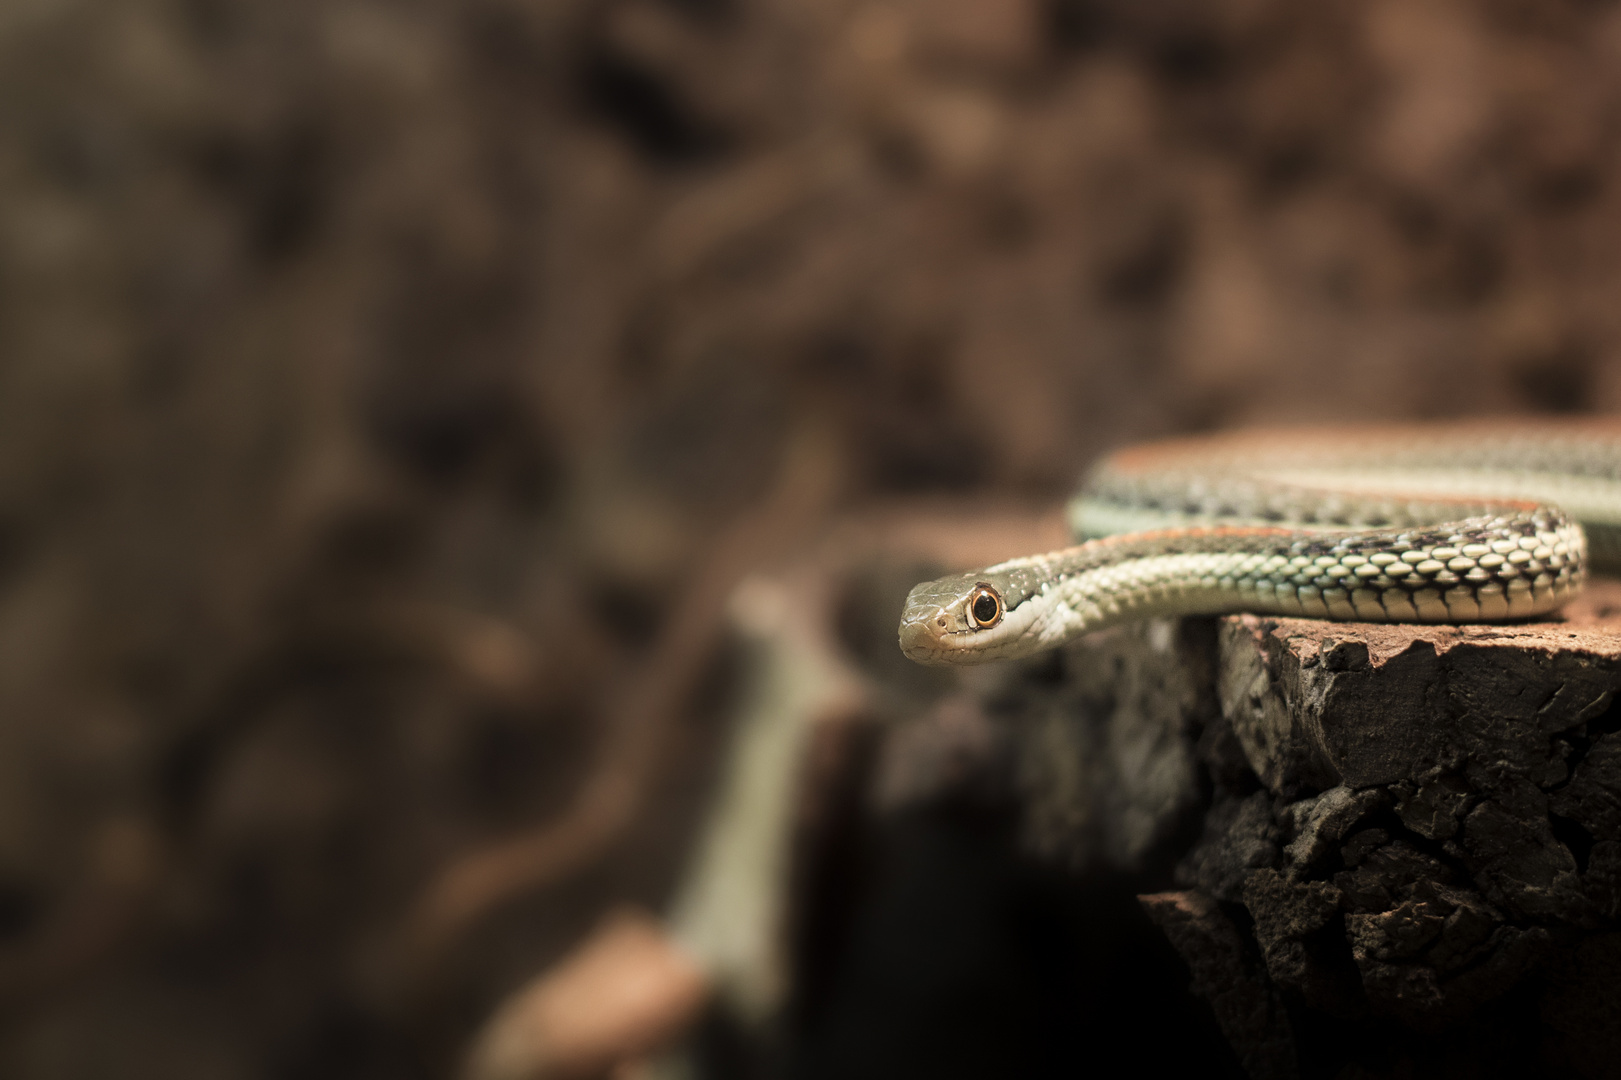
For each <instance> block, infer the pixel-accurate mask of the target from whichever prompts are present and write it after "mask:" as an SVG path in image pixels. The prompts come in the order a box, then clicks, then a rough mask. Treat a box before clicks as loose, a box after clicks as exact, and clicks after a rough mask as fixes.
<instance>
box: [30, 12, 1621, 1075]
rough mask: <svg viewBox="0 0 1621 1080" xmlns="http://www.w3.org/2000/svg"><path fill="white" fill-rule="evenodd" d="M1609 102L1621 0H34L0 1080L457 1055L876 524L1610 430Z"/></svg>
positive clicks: (573, 929)
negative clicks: (625, 783) (1469, 424)
mask: <svg viewBox="0 0 1621 1080" xmlns="http://www.w3.org/2000/svg"><path fill="white" fill-rule="evenodd" d="M1618 108H1621V7H1618V6H1617V5H1616V4H1614V3H1611V2H1608V0H1470V2H1465V0H1457V2H1452V0H1379V2H1363V0H1359V2H1355V3H1352V2H1341V0H1329V2H1313V3H1306V2H1303V0H1293V2H1291V0H1221V2H1218V3H1194V2H1184V0H1153V2H1147V3H1144V2H1134V0H465V2H457V3H453V2H449V0H392V2H385V0H373V2H360V0H126V2H123V3H112V2H90V0H11V2H10V3H7V4H5V5H3V7H0V1003H3V1009H4V1012H3V1014H0V1015H3V1025H0V1073H3V1074H5V1075H8V1076H19V1077H42V1078H44V1077H49V1078H58V1077H61V1078H69V1077H74V1078H77V1077H101V1076H134V1077H230V1078H234V1077H293V1076H297V1077H322V1076H334V1077H335V1076H344V1077H370V1076H440V1075H446V1074H448V1073H449V1072H450V1071H452V1070H453V1066H454V1063H455V1061H456V1060H457V1058H458V1055H459V1054H460V1053H461V1052H462V1047H463V1045H464V1044H465V1041H466V1039H467V1038H468V1037H469V1035H470V1033H471V1032H472V1030H473V1029H474V1027H475V1025H476V1024H477V1023H478V1022H479V1021H480V1020H481V1018H482V1017H484V1016H485V1015H486V1014H487V1013H488V1012H489V1010H490V1009H492V1008H493V1007H494V1006H495V1004H496V1003H497V1002H498V1001H499V1000H500V999H501V997H502V995H503V994H505V993H506V992H508V991H509V990H511V989H512V988H513V987H514V986H515V985H517V984H518V983H519V982H521V981H522V980H523V979H524V978H526V977H528V976H529V975H531V974H533V973H534V972H535V971H538V970H540V969H542V968H543V967H545V966H546V965H547V964H549V963H551V962H553V961H554V960H555V959H556V958H557V957H558V956H560V955H562V954H563V953H564V952H565V950H566V949H567V948H568V947H569V945H570V944H571V943H572V942H574V941H576V940H577V939H578V938H579V937H580V935H582V934H583V933H585V932H586V931H587V930H588V929H589V928H590V927H591V926H592V925H594V924H595V923H596V921H597V920H598V918H599V917H600V916H601V914H602V913H603V912H604V911H605V910H607V909H608V908H610V907H611V906H613V905H614V904H617V903H620V902H625V901H634V902H639V903H641V904H644V905H646V906H648V907H650V908H653V909H657V908H659V907H660V905H662V904H664V903H665V902H666V900H667V898H668V895H669V892H670V890H671V888H672V886H673V883H674V881H675V880H676V878H677V875H678V874H679V872H680V868H681V866H682V865H683V860H684V859H685V857H686V852H687V849H688V845H689V844H690V840H691V836H692V834H693V831H694V829H695V828H696V824H697V822H698V820H699V817H700V815H701V812H702V808H703V806H704V799H705V794H706V792H707V791H709V790H710V789H711V786H712V784H713V781H714V777H715V775H716V773H717V770H718V769H719V768H720V765H719V760H720V747H721V746H722V744H723V742H724V737H725V731H724V710H723V709H722V708H720V707H719V705H718V704H717V703H718V702H720V701H722V700H724V698H725V694H726V686H727V683H728V676H727V668H726V659H725V650H724V649H706V648H699V647H697V646H694V647H693V648H691V649H689V650H688V653H689V654H690V655H683V656H675V657H674V658H673V659H672V658H671V655H670V653H671V649H672V648H673V647H672V646H670V645H669V641H670V640H671V638H672V637H674V636H678V632H679V631H680V630H681V627H682V624H681V623H680V620H681V619H682V618H683V617H686V618H688V619H689V621H690V622H691V623H692V624H693V626H692V628H695V629H696V631H700V632H710V631H712V630H713V627H712V626H711V624H712V623H713V622H714V617H713V612H711V611H709V608H708V607H706V605H709V604H710V601H709V600H707V599H705V597H706V592H705V590H706V589H710V590H711V591H719V590H722V589H723V588H727V587H729V585H730V583H731V582H732V581H733V580H734V579H735V572H736V571H738V568H739V567H743V568H746V565H745V564H752V563H753V562H758V561H760V560H763V559H768V558H772V557H778V556H781V555H782V554H783V553H784V552H786V551H788V550H790V549H791V548H792V546H793V544H794V542H796V540H798V539H799V538H801V537H803V536H805V535H809V534H810V533H812V532H814V531H815V529H816V528H817V523H818V522H820V521H823V520H826V519H827V518H829V517H830V516H831V515H833V514H835V513H840V512H847V511H851V510H854V509H859V508H863V507H872V506H878V505H887V504H890V503H893V502H895V501H896V500H915V499H918V498H922V497H943V496H952V497H956V498H961V499H969V500H971V499H972V498H973V497H975V496H984V497H985V498H995V499H997V500H1011V501H1015V502H1020V503H1022V504H1024V505H1028V506H1056V505H1057V503H1058V502H1059V501H1060V500H1061V499H1062V497H1063V495H1064V493H1065V491H1066V489H1067V488H1068V487H1069V486H1070V484H1071V483H1072V482H1073V480H1074V478H1075V477H1076V476H1077V475H1078V472H1079V470H1080V469H1081V468H1082V467H1083V466H1084V464H1085V463H1086V462H1087V460H1088V459H1089V458H1090V457H1091V456H1092V455H1094V454H1096V453H1098V452H1100V451H1102V450H1104V449H1106V448H1108V447H1111V446H1113V445H1116V444H1119V443H1121V442H1125V441H1129V440H1135V439H1142V438H1147V437H1153V436H1159V435H1165V434H1170V433H1178V432H1187V431H1196V430H1201V429H1209V428H1213V427H1217V426H1225V425H1233V424H1239V423H1247V422H1264V421H1297V422H1298V421H1314V420H1330V419H1333V420H1344V419H1355V418H1361V417H1380V418H1420V417H1431V416H1453V415H1463V414H1474V413H1504V412H1571V411H1590V410H1605V409H1614V408H1616V407H1617V405H1621V365H1618V364H1617V362H1616V361H1617V358H1618V356H1621V304H1617V302H1616V299H1615V298H1616V296H1617V295H1618V291H1617V284H1618V279H1621V185H1618V184H1617V182H1616V180H1617V175H1618V174H1617V135H1618V123H1621V112H1618ZM796 446H799V447H800V448H801V449H800V450H798V451H795V450H794V449H793V448H794V447H796ZM807 446H808V447H810V449H808V450H806V449H804V447H807ZM796 453H797V454H798V455H799V457H798V458H796V456H795V455H796ZM806 455H809V456H810V457H811V458H812V459H815V460H814V461H813V464H812V465H811V466H804V465H803V464H801V465H798V466H796V465H794V464H793V462H794V461H796V460H800V459H802V458H804V457H805V456H806ZM817 462H819V464H817ZM796 468H798V469H801V471H803V470H804V469H806V468H809V470H810V472H812V473H814V474H815V477H816V479H815V480H814V481H813V482H810V488H811V489H814V491H815V496H814V497H809V496H807V497H805V498H803V499H800V500H799V501H798V503H797V504H796V503H795V501H794V499H793V498H781V499H778V502H777V503H773V502H772V498H773V496H772V492H773V491H778V492H780V491H782V490H787V489H792V488H793V483H794V482H795V481H794V479H793V478H794V477H795V476H797V475H799V473H796V472H795V469H796ZM818 470H819V471H818ZM794 490H798V489H794ZM807 490H808V489H807ZM779 504H780V505H783V506H789V507H790V511H791V512H790V511H783V512H782V513H778V514H776V516H775V517H773V516H772V513H770V512H767V511H762V510H761V509H760V508H761V507H767V508H769V507H771V506H773V505H779ZM963 505H965V506H969V507H971V506H972V505H974V504H973V503H972V502H971V501H970V502H965V503H964V504H963ZM794 506H797V510H793V509H792V508H793V507H794ZM796 513H797V514H798V516H797V517H796V516H795V514H796ZM762 520H764V521H765V524H763V525H762V524H761V521H762ZM960 520H961V525H962V527H963V528H965V529H971V528H972V527H973V524H974V520H973V515H972V514H971V513H966V512H965V513H963V514H962V515H961V517H960ZM728 538H730V539H728ZM728 544H730V545H731V546H730V547H728V546H727V545H728ZM1011 553H1012V552H1009V554H1011ZM705 575H708V576H705ZM729 575H730V576H729ZM695 583H696V584H695ZM900 600H901V597H900V596H899V595H897V596H895V597H894V602H895V606H896V609H897V610H898V608H899V604H900ZM715 602H716V603H718V601H715ZM711 606H712V605H711ZM699 637H700V644H701V642H702V640H706V639H703V637H702V633H700V635H699ZM661 647H662V648H663V652H662V653H661V652H660V649H661ZM677 651H679V650H677ZM661 656H662V657H663V659H662V660H658V662H659V663H663V664H665V667H666V668H667V669H668V671H667V672H666V675H665V676H661V677H664V678H666V682H664V683H662V684H658V685H657V686H653V688H652V689H649V688H648V687H649V680H650V679H652V678H653V676H651V675H649V674H648V673H649V671H650V670H652V669H655V668H657V664H655V663H654V661H655V660H657V659H658V658H659V657H661ZM658 670H660V671H663V670H665V669H664V668H660V669H658ZM638 680H640V682H638ZM627 686H631V687H633V688H634V687H638V686H639V687H641V691H640V692H642V693H644V694H651V695H653V697H654V698H656V699H658V700H660V701H661V702H662V706H661V707H663V708H665V709H666V710H667V711H669V712H670V714H671V715H670V716H669V717H667V718H666V719H667V720H668V723H666V724H665V727H667V728H668V730H666V731H663V732H662V733H661V735H660V741H659V742H658V743H657V747H658V749H657V753H656V754H654V755H652V756H654V757H656V761H654V762H653V763H652V764H651V765H650V766H648V767H645V768H643V769H641V771H639V772H636V773H635V776H636V777H637V778H638V779H637V787H638V789H637V790H636V791H635V792H634V793H633V795H632V796H630V797H627V798H622V799H620V801H618V802H616V801H615V799H616V798H620V797H619V796H613V795H611V793H610V795H605V796H603V800H605V801H603V802H602V803H601V804H600V806H599V807H598V809H599V810H600V811H601V812H600V814H599V817H601V818H603V820H605V821H606V824H601V825H600V827H599V828H598V829H597V832H596V833H593V834H591V835H590V836H588V837H586V838H585V840H583V841H581V850H580V851H579V852H576V853H574V854H572V855H565V856H559V860H560V861H559V863H558V867H557V869H556V870H555V872H552V873H550V874H549V875H547V874H540V875H538V876H535V878H534V880H533V881H531V882H529V883H528V884H525V883H524V882H519V883H518V884H517V885H515V886H513V887H512V888H511V889H509V890H507V892H506V893H503V894H501V895H499V896H497V897H496V899H495V900H489V901H479V900H471V901H465V902H464V903H463V907H462V908H461V909H457V910H462V911H463V915H459V916H450V915H447V916H444V918H443V919H442V920H441V923H442V925H441V926H440V929H439V931H436V933H437V934H438V937H437V938H435V937H434V933H428V934H427V936H428V937H429V938H433V941H432V942H430V943H429V944H424V937H423V934H424V932H423V931H422V930H421V926H420V923H421V918H422V916H420V913H421V912H422V911H425V910H430V909H433V904H434V903H435V901H434V900H433V899H432V897H433V896H434V895H439V894H436V893H434V890H435V888H441V889H443V888H445V886H444V884H443V883H444V880H445V879H444V875H445V874H446V873H449V872H451V871H452V870H453V868H455V867H456V866H458V865H463V864H462V863H459V862H458V860H462V859H464V858H465V857H468V856H470V855H476V853H478V852H480V851H485V850H491V849H489V848H488V845H497V846H498V845H499V844H500V843H501V842H502V840H503V838H507V837H512V836H520V835H524V834H525V832H526V830H531V829H534V828H536V827H542V826H544V825H545V823H547V822H548V821H558V820H575V819H574V818H567V817H566V815H568V814H571V813H573V814H576V816H578V814H580V813H582V811H581V810H580V807H581V805H582V804H581V803H580V802H578V801H577V800H578V799H580V798H584V796H582V795H581V793H582V792H587V791H589V790H591V789H590V784H591V783H592V780H591V779H590V778H591V777H592V776H594V775H599V774H600V771H601V769H602V768H605V767H606V766H604V765H603V764H602V762H603V761H605V760H607V759H606V758H605V756H604V754H605V751H603V749H602V747H603V745H604V740H605V739H608V737H609V736H608V735H605V734H604V732H609V733H611V732H613V731H614V730H616V729H615V728H614V726H613V723H612V719H613V715H614V713H615V709H616V708H622V706H616V705H615V704H614V701H615V700H616V698H615V695H620V696H621V697H622V696H623V695H624V694H625V693H626V692H627V691H625V687H627ZM660 695H662V696H660ZM633 734H634V733H633ZM626 737H627V738H631V736H626ZM636 737H639V736H636ZM632 741H635V740H634V738H632ZM608 756H611V755H608ZM587 802H589V799H587ZM592 805H597V804H592ZM571 806H573V807H574V808H575V809H574V810H573V811H571V810H570V809H569V808H570V807H571ZM602 807H606V809H602ZM590 811H591V806H586V807H585V811H583V812H584V813H585V817H586V818H589V817H590ZM559 815H564V817H560V816H559ZM447 868H450V869H447ZM475 876H476V875H475ZM436 883H438V884H436ZM473 891H474V892H477V888H474V890H473ZM495 892H496V893H501V890H500V889H499V888H497V889H495ZM445 904H448V905H449V907H448V908H445V909H444V910H450V909H455V908H456V902H454V901H445ZM424 905H426V907H425V906H424ZM413 912H417V913H419V914H418V915H413ZM413 919H415V920H416V921H415V922H413ZM430 921H431V919H430ZM413 927H416V929H413Z"/></svg>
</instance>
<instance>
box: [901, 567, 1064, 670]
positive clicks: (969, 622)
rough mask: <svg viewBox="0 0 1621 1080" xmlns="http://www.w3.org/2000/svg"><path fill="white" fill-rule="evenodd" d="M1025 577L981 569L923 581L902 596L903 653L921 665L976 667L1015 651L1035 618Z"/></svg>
mask: <svg viewBox="0 0 1621 1080" xmlns="http://www.w3.org/2000/svg"><path fill="white" fill-rule="evenodd" d="M1027 577H1028V575H1026V574H1023V573H1017V572H1015V573H998V572H996V571H995V570H994V569H993V570H979V571H976V572H974V573H972V574H954V575H952V576H951V577H944V578H940V579H938V580H936V581H926V582H924V583H923V584H921V585H919V586H917V587H916V588H914V589H913V590H912V591H911V593H910V594H909V595H908V596H907V597H906V610H905V612H904V613H903V614H902V615H901V626H900V639H901V651H902V652H904V653H905V654H906V655H907V657H908V658H910V659H912V660H915V661H917V662H918V663H920V664H977V663H981V662H983V661H986V660H996V659H1000V658H1002V657H1004V656H1007V655H1010V653H1011V652H1016V651H1019V649H1020V643H1021V642H1022V641H1023V639H1024V638H1025V636H1026V632H1027V631H1028V630H1029V628H1030V625H1031V622H1032V620H1033V618H1034V616H1035V608H1036V606H1037V605H1035V604H1027V603H1026V600H1028V599H1029V598H1030V595H1031V589H1030V588H1029V587H1028V585H1027V584H1026V581H1025V579H1026V578H1027Z"/></svg>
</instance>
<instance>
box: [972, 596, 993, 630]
mask: <svg viewBox="0 0 1621 1080" xmlns="http://www.w3.org/2000/svg"><path fill="white" fill-rule="evenodd" d="M974 618H975V619H978V620H979V621H980V622H982V623H988V622H990V621H991V620H992V619H994V618H996V597H994V596H992V595H991V594H990V593H980V594H979V596H978V597H977V598H975V600H974Z"/></svg>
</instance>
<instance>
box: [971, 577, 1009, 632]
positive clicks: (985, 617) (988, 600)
mask: <svg viewBox="0 0 1621 1080" xmlns="http://www.w3.org/2000/svg"><path fill="white" fill-rule="evenodd" d="M968 614H969V617H970V618H972V619H973V620H974V625H975V626H977V627H979V628H980V629H981V630H983V629H985V628H986V627H990V626H995V625H996V624H997V623H999V622H1001V621H1002V596H1001V594H1000V593H998V592H997V591H996V590H995V589H993V588H991V587H990V586H989V585H986V584H983V583H981V585H980V586H979V587H978V588H977V589H975V590H974V592H973V595H972V596H970V597H969V598H968Z"/></svg>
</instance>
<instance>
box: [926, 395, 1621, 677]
mask: <svg viewBox="0 0 1621 1080" xmlns="http://www.w3.org/2000/svg"><path fill="white" fill-rule="evenodd" d="M1069 518H1070V525H1071V528H1072V530H1073V531H1074V533H1075V536H1076V538H1077V540H1079V541H1081V542H1080V543H1078V544H1077V545H1076V546H1074V547H1070V548H1065V549H1063V550H1061V551H1054V552H1049V553H1047V554H1043V555H1032V556H1028V557H1025V558H1019V559H1012V560H1009V561H1007V562H1004V563H999V564H997V565H995V566H989V567H985V568H984V569H981V570H975V571H972V572H970V573H966V574H956V575H952V576H950V577H945V578H940V579H939V580H936V581H929V582H924V583H923V584H921V585H918V586H917V587H916V588H914V589H913V590H912V591H911V594H910V595H908V597H907V599H906V609H905V613H904V614H903V615H902V618H901V626H900V641H901V648H902V650H903V651H904V652H905V653H906V655H907V656H908V657H910V658H911V659H913V660H916V661H918V662H919V663H924V664H972V663H982V662H985V661H989V660H1001V659H1011V658H1015V657H1020V656H1027V655H1030V654H1032V653H1035V652H1039V651H1041V650H1043V649H1048V648H1052V647H1054V646H1056V645H1060V644H1062V643H1063V642H1065V641H1068V640H1070V639H1071V638H1074V637H1076V636H1078V635H1080V634H1083V633H1086V632H1088V631H1091V630H1096V629H1100V628H1102V627H1105V626H1109V625H1112V624H1114V623H1118V622H1122V621H1125V620H1128V619H1137V618H1144V617H1148V616H1156V615H1158V616H1165V615H1200V614H1221V613H1231V612H1240V611H1248V612H1255V613H1257V614H1280V615H1297V616H1299V615H1304V616H1313V617H1320V618H1330V619H1358V620H1364V621H1369V622H1431V623H1434V622H1449V623H1464V622H1490V621H1502V620H1507V619H1523V618H1528V617H1532V616H1536V615H1542V614H1546V613H1548V612H1550V611H1553V610H1555V609H1556V608H1558V607H1559V606H1560V605H1562V604H1564V603H1565V602H1566V601H1568V600H1569V599H1570V598H1571V597H1573V596H1574V595H1575V594H1576V593H1577V592H1578V591H1580V589H1581V587H1582V584H1583V582H1584V580H1585V577H1586V573H1587V569H1588V565H1589V562H1590V561H1591V562H1592V563H1594V564H1596V565H1600V566H1613V565H1616V564H1617V563H1618V562H1621V559H1618V556H1621V422H1617V421H1609V420H1588V421H1579V422H1564V423H1558V424H1555V423H1531V422H1507V421H1504V422H1494V423H1485V422H1478V421H1477V422H1470V423H1453V424H1437V425H1427V426H1413V427H1386V428H1372V427H1366V428H1342V429H1328V430H1324V429H1313V430H1311V431H1286V430H1276V431H1247V432H1235V433H1232V434H1228V435H1223V436H1215V437H1210V438H1204V439H1188V440H1178V441H1174V442H1165V443H1158V444H1153V445H1149V446H1143V447H1136V448H1131V449H1128V450H1124V451H1121V452H1119V453H1116V454H1114V455H1112V456H1110V457H1109V458H1107V459H1105V460H1104V461H1103V462H1102V463H1100V464H1099V465H1098V466H1097V468H1095V469H1094V470H1093V471H1092V473H1091V474H1090V476H1089V477H1088V478H1087V481H1086V483H1085V485H1084V486H1083V487H1082V489H1081V491H1080V492H1079V493H1078V494H1077V495H1076V496H1075V498H1074V499H1073V500H1072V501H1071V503H1070V506H1069Z"/></svg>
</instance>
